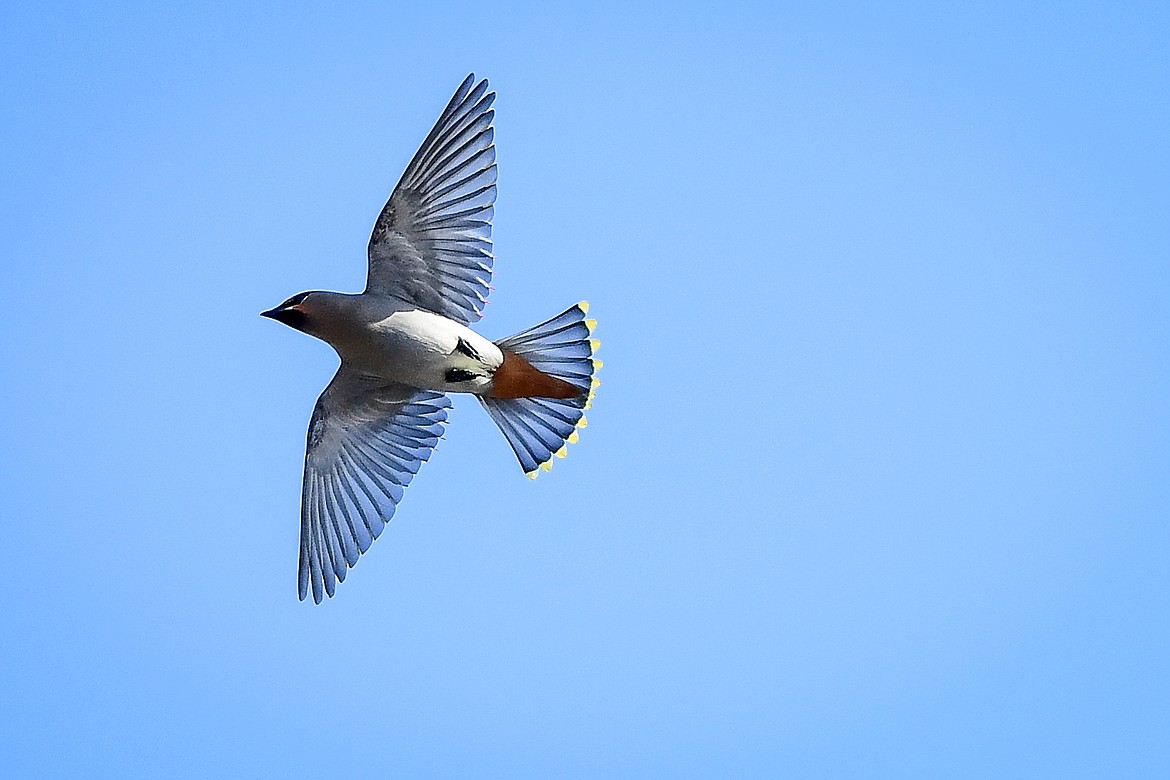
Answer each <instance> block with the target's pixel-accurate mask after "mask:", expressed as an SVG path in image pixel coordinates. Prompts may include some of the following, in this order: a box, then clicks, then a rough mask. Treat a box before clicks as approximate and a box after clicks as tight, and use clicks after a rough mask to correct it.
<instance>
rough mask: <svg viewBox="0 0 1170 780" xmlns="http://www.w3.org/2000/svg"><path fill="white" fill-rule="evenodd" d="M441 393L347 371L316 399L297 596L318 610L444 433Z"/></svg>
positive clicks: (375, 534) (444, 409) (307, 453)
mask: <svg viewBox="0 0 1170 780" xmlns="http://www.w3.org/2000/svg"><path fill="white" fill-rule="evenodd" d="M450 406H451V402H450V401H448V400H447V397H446V396H444V395H442V394H441V393H433V392H430V391H426V390H416V389H414V388H411V387H407V386H406V385H399V384H394V383H391V384H387V383H385V382H383V381H381V380H378V379H374V378H372V377H367V376H365V375H362V374H359V373H357V372H354V371H351V370H349V369H348V368H347V367H346V366H344V365H342V367H341V368H340V369H338V371H337V374H336V375H335V376H334V377H333V381H332V382H330V383H329V386H328V387H327V388H325V392H323V393H321V397H320V398H318V399H317V405H316V407H314V409H313V417H312V419H311V421H310V422H309V433H308V437H307V441H306V445H305V476H304V482H303V484H302V488H301V546H300V563H299V565H298V570H297V591H298V595H299V596H300V598H302V599H304V598H305V596H306V595H308V593H309V591H310V590H311V591H312V593H313V601H315V602H317V603H318V604H319V603H321V599H322V598H323V597H324V595H329V596H332V595H333V594H334V591H335V589H336V587H337V583H338V582H343V581H345V575H346V572H347V571H348V570H349V569H350V568H351V567H352V566H354V564H356V563H357V560H358V557H359V556H360V555H361V554H362V553H364V552H365V551H366V550H368V549H369V547H370V545H371V544H373V541H374V540H375V539H377V538H378V535H379V534H381V533H382V529H383V528H385V527H386V523H388V522H390V518H391V517H393V515H394V510H395V508H396V507H397V505H398V502H399V501H400V500H401V499H402V490H403V488H405V487H406V486H407V485H409V484H410V480H411V478H412V477H413V476H414V475H415V474H416V473H418V470H419V467H420V466H421V465H422V464H423V462H424V461H426V460H427V459H428V458H430V456H431V451H432V450H433V449H434V447H435V445H436V444H437V443H438V441H439V438H440V437H441V436H442V433H443V423H444V422H445V421H446V419H447V409H449V408H450Z"/></svg>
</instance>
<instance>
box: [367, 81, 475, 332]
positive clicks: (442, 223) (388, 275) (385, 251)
mask: <svg viewBox="0 0 1170 780" xmlns="http://www.w3.org/2000/svg"><path fill="white" fill-rule="evenodd" d="M495 98H496V93H494V92H488V82H487V79H483V80H481V81H480V82H479V83H475V74H471V75H469V76H468V77H467V78H466V79H464V81H463V83H462V84H460V85H459V88H458V89H457V90H456V91H455V94H454V96H452V98H451V101H450V102H449V103H448V104H447V107H446V108H445V109H443V113H442V114H441V115H440V116H439V119H438V121H437V122H436V123H435V126H434V128H432V129H431V132H430V133H429V134H428V135H427V137H426V139H425V140H424V141H423V142H422V145H421V146H420V147H419V149H418V151H417V152H415V155H414V158H413V159H412V160H411V161H410V164H409V165H407V166H406V170H405V171H404V172H403V174H402V178H401V179H400V180H399V181H398V185H397V186H396V187H395V188H394V193H393V194H392V195H391V196H390V200H388V201H387V202H386V205H385V206H384V207H383V209H382V213H381V214H380V215H379V216H378V220H377V222H376V223H375V224H374V231H373V234H372V235H371V236H370V245H369V252H368V254H369V272H368V276H367V280H366V290H367V291H370V292H379V293H383V294H392V295H397V296H399V297H402V298H405V299H406V300H408V301H410V302H412V303H414V304H416V305H418V306H420V307H422V308H425V309H429V310H431V311H435V312H436V313H438V314H442V315H444V316H447V317H450V318H451V319H454V320H457V321H459V322H461V323H463V324H465V325H469V324H471V323H473V322H476V321H478V320H479V318H480V317H481V316H482V315H483V306H484V304H486V303H487V298H488V293H489V291H490V290H491V278H492V265H493V263H494V258H493V257H492V239H491V236H492V224H491V223H492V217H493V216H494V213H495V207H494V205H493V204H494V203H495V201H496V174H497V172H496V148H495V143H494V141H495V130H494V128H493V127H492V120H493V119H494V118H495V111H493V110H492V108H491V106H492V103H493V102H494V101H495Z"/></svg>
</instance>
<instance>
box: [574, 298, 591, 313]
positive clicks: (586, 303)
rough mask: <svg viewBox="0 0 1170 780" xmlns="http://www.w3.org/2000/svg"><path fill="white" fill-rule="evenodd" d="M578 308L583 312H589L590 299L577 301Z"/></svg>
mask: <svg viewBox="0 0 1170 780" xmlns="http://www.w3.org/2000/svg"><path fill="white" fill-rule="evenodd" d="M577 308H578V309H580V310H581V313H582V314H588V313H589V301H577Z"/></svg>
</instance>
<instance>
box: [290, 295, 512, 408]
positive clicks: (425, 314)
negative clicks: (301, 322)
mask: <svg viewBox="0 0 1170 780" xmlns="http://www.w3.org/2000/svg"><path fill="white" fill-rule="evenodd" d="M318 296H322V298H321V300H320V301H318V300H317V299H318ZM312 303H313V305H315V306H317V307H318V310H319V312H320V316H319V317H316V318H314V320H315V321H319V322H320V323H321V324H320V325H319V326H318V327H317V329H316V330H315V331H309V332H310V333H311V335H314V336H317V337H318V338H320V339H322V340H323V341H326V342H328V343H329V344H330V345H331V346H332V347H333V348H334V349H335V350H336V351H337V354H338V356H339V357H340V358H341V362H342V363H343V364H346V365H349V366H352V367H353V368H354V369H356V370H359V371H361V372H362V373H364V374H367V375H369V376H376V377H379V378H380V379H382V380H385V381H387V382H399V383H401V384H404V385H409V386H411V387H416V388H419V389H422V390H435V391H437V392H440V393H446V392H464V393H475V394H477V395H478V394H481V393H485V392H488V391H490V388H491V378H492V375H493V373H494V372H495V370H496V369H498V368H499V367H500V365H501V364H502V363H503V362H504V354H503V352H502V351H501V350H500V348H499V347H497V346H496V345H495V344H493V343H492V342H490V341H488V340H487V339H486V338H484V337H483V336H481V335H479V334H478V333H476V332H475V331H473V330H472V329H471V328H469V327H467V326H466V325H464V324H462V323H460V322H456V321H455V320H453V319H451V318H449V317H444V316H443V315H441V314H435V313H434V312H431V311H427V310H425V309H420V308H418V307H416V306H413V305H411V304H408V303H404V302H402V301H400V300H398V299H396V298H393V297H390V296H386V295H382V294H379V293H372V292H364V293H361V294H358V295H350V294H346V293H314V294H313V302H312ZM460 372H464V373H467V374H471V375H472V376H471V377H468V378H467V379H462V380H461V381H460V378H461V377H463V376H464V373H460ZM452 380H456V381H452Z"/></svg>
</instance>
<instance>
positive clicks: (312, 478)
mask: <svg viewBox="0 0 1170 780" xmlns="http://www.w3.org/2000/svg"><path fill="white" fill-rule="evenodd" d="M494 98H495V93H489V92H487V81H486V80H485V81H481V82H479V83H478V84H476V83H475V80H474V77H473V76H468V77H467V79H466V80H465V81H464V82H463V84H461V85H460V87H459V89H458V90H456V92H455V95H454V97H452V98H451V101H450V102H449V103H448V104H447V108H446V109H444V111H443V113H442V115H441V116H440V117H439V120H438V122H437V123H436V124H435V127H434V129H432V130H431V132H430V134H429V135H428V136H427V138H426V140H424V141H423V144H422V146H421V147H420V148H419V150H418V152H417V153H416V154H415V156H414V159H412V160H411V162H410V164H409V165H408V166H407V168H406V171H405V172H404V173H403V175H402V178H401V179H400V180H399V182H398V185H397V186H396V187H395V188H394V193H393V194H392V195H391V196H390V200H389V201H388V202H387V203H386V205H385V207H384V208H383V209H382V213H381V215H380V216H379V217H378V220H377V223H376V224H375V225H374V232H373V235H372V236H371V238H370V245H369V251H368V260H369V275H368V278H367V283H366V289H365V290H364V291H363V292H361V293H357V294H349V293H338V292H323V291H311V292H304V293H299V294H297V295H294V296H293V297H291V298H289V299H288V300H286V301H285V302H284V303H282V304H281V305H280V306H277V307H276V308H274V309H270V310H269V311H266V312H263V314H264V316H266V317H271V318H272V319H275V320H279V321H280V322H283V323H285V324H286V325H288V326H290V327H292V328H295V329H297V330H300V331H302V332H304V333H308V334H309V335H311V336H315V337H317V338H319V339H321V340H323V341H325V342H326V343H328V344H330V345H331V346H332V347H333V348H334V350H336V352H337V354H338V356H339V357H340V358H341V365H340V367H339V368H338V370H337V374H336V375H335V376H334V377H333V380H332V381H331V382H330V383H329V386H328V387H326V388H325V391H324V392H323V393H322V394H321V397H320V398H318V399H317V405H316V407H315V408H314V410H313V417H312V419H311V421H310V423H309V433H308V437H307V442H306V448H305V472H304V481H303V484H302V492H301V545H300V563H299V567H298V583H299V584H298V590H299V594H300V597H301V598H302V599H303V598H305V596H306V595H307V593H308V592H309V591H310V590H311V592H312V594H313V600H314V601H316V602H318V603H319V602H320V601H321V599H322V597H323V595H325V594H327V595H329V596H332V595H333V593H334V588H335V586H336V583H337V582H340V581H342V580H344V579H345V574H346V571H347V569H348V568H349V567H351V566H353V565H354V564H355V563H357V560H358V557H359V556H360V555H361V553H363V552H365V551H366V550H367V549H368V548H369V546H370V544H371V543H372V542H373V540H374V539H375V538H377V536H378V534H379V533H381V531H382V528H383V527H384V526H385V524H386V523H387V522H388V521H389V520H390V517H391V516H392V515H393V514H394V510H395V508H396V506H397V504H398V501H399V500H400V499H401V498H402V490H403V488H404V487H406V485H407V484H409V482H410V480H411V478H412V477H413V476H414V474H415V473H416V472H417V471H418V469H419V467H420V466H421V465H422V463H423V462H424V461H426V460H427V459H428V458H429V457H430V454H431V450H432V449H433V448H434V446H435V444H436V443H437V442H438V440H439V437H440V435H441V433H442V429H443V423H444V422H445V421H446V419H447V413H446V410H447V408H449V406H450V402H449V401H448V400H447V398H446V395H445V394H446V393H450V392H463V393H471V394H473V395H475V396H476V397H477V398H478V399H479V400H480V402H481V403H482V404H483V406H484V408H485V409H486V410H487V412H488V414H489V415H491V417H492V419H493V420H494V421H495V422H496V424H497V425H498V426H499V428H500V430H501V431H502V432H503V434H504V436H505V438H507V440H508V443H509V444H510V445H511V446H512V450H513V451H514V452H515V453H516V457H517V458H518V459H519V461H520V465H521V466H522V467H523V469H524V471H525V473H526V474H528V476H530V477H534V476H536V474H537V473H538V469H544V470H548V468H549V467H550V465H551V464H552V459H553V457H554V456H562V457H563V456H564V452H565V444H566V442H573V441H575V440H576V438H577V429H578V428H582V427H584V425H585V417H584V409H586V408H588V407H589V405H590V402H591V400H592V395H593V390H594V388H595V387H596V386H597V380H596V379H595V378H594V377H593V375H594V373H595V372H596V370H597V369H598V368H600V366H601V363H600V361H598V360H596V359H595V358H594V357H593V353H594V351H595V349H596V348H597V342H596V341H595V340H593V339H592V329H593V324H594V323H593V321H592V320H589V319H586V317H585V314H586V311H587V309H588V307H587V306H586V304H584V303H579V304H577V305H576V306H573V307H570V308H569V309H567V310H566V311H564V312H562V313H561V314H559V315H557V316H556V317H553V318H552V319H550V320H547V321H545V322H542V323H541V324H539V325H536V326H535V327H532V328H529V329H527V330H525V331H522V332H520V333H517V334H515V335H513V336H510V337H508V338H506V339H501V340H500V341H498V342H492V341H489V340H488V339H486V338H484V337H483V336H481V335H479V334H478V333H476V332H475V331H473V330H472V329H471V328H470V327H469V325H471V324H472V323H474V322H475V321H477V320H478V319H479V317H480V314H481V309H482V306H483V304H484V303H485V302H486V300H487V293H488V290H489V289H490V288H489V285H488V282H489V280H490V278H491V271H492V263H493V258H492V254H491V219H492V215H493V204H494V202H495V199H496V163H495V147H494V145H493V137H494V136H493V134H494V131H493V129H492V118H493V116H494V112H493V111H492V110H491V104H492V101H493V100H494Z"/></svg>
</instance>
